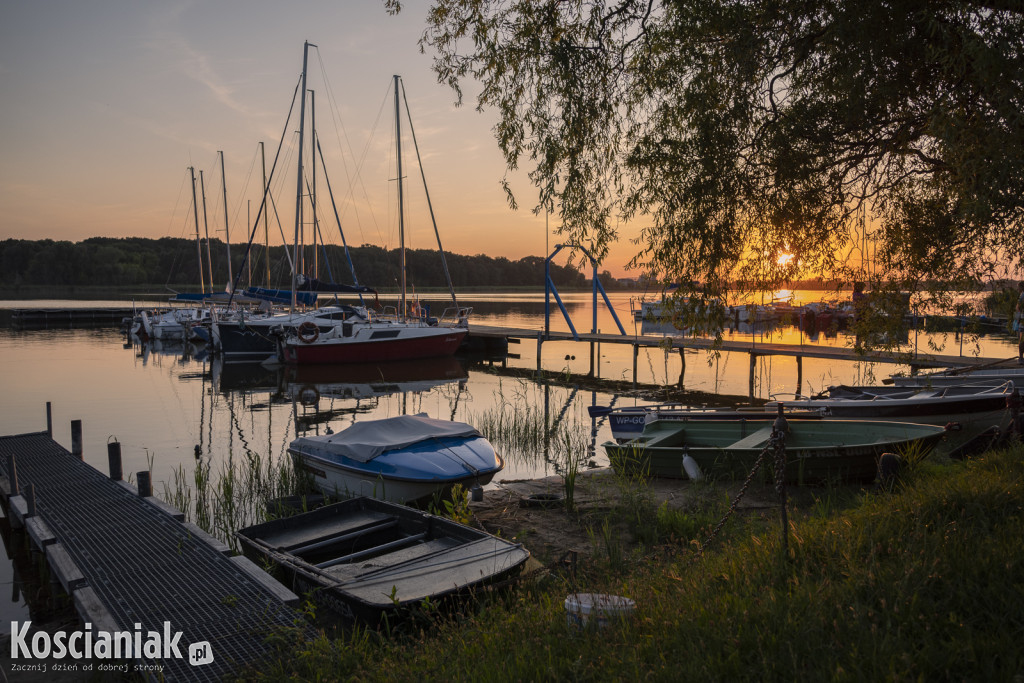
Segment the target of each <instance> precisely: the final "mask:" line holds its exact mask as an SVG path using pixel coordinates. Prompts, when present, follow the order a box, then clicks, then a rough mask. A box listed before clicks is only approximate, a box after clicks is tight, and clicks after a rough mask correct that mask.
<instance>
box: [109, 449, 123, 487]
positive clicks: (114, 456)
mask: <svg viewBox="0 0 1024 683" xmlns="http://www.w3.org/2000/svg"><path fill="white" fill-rule="evenodd" d="M107 464H108V465H109V469H110V478H111V479H112V480H113V481H121V478H122V477H123V476H124V471H123V470H122V469H121V444H120V443H119V442H117V441H111V442H110V443H108V444H107Z"/></svg>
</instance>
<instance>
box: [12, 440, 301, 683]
mask: <svg viewBox="0 0 1024 683" xmlns="http://www.w3.org/2000/svg"><path fill="white" fill-rule="evenodd" d="M12 454H13V455H15V456H16V465H15V470H16V472H17V478H18V484H19V488H20V491H21V493H22V496H21V497H20V498H19V497H15V496H11V497H10V499H9V502H10V507H11V512H12V513H14V514H13V515H12V516H13V517H14V518H15V519H17V518H18V517H20V516H22V515H23V514H24V511H25V507H26V502H25V495H26V494H27V492H28V485H29V484H33V485H34V493H35V506H36V508H35V510H36V515H35V517H27V518H24V524H25V526H26V528H27V529H28V531H29V533H30V535H31V536H32V540H33V542H35V544H36V545H37V546H40V547H42V548H44V549H45V553H46V557H47V560H48V561H49V562H50V566H51V569H52V570H54V572H55V573H56V574H57V575H58V577H59V578H60V580H61V583H62V584H64V587H65V589H66V590H67V591H68V593H69V594H70V595H72V597H73V598H74V601H75V606H76V608H78V610H79V613H80V614H81V615H82V617H83V621H90V622H93V624H94V625H93V629H94V630H93V632H94V633H96V632H97V631H99V630H101V629H102V630H106V629H114V630H121V631H130V632H133V631H135V630H136V628H135V625H136V624H141V632H142V634H143V642H145V638H146V634H147V633H148V632H149V631H155V632H158V633H161V634H163V633H164V623H165V622H169V626H170V632H171V633H172V634H173V633H174V632H177V631H180V632H182V636H181V638H180V640H179V641H178V647H179V650H180V651H181V655H182V658H181V659H177V658H174V657H171V658H168V659H159V660H153V661H144V660H136V662H137V663H139V664H159V665H162V667H163V671H162V675H161V674H157V675H156V676H155V678H160V679H162V680H168V681H172V680H187V681H195V680H198V681H215V680H221V679H223V678H224V677H225V675H228V674H230V673H232V672H235V673H237V672H238V670H239V669H240V668H241V667H243V666H245V665H248V664H251V663H254V662H257V661H258V660H260V659H261V658H263V657H264V656H266V655H267V654H268V653H269V647H268V646H267V645H266V644H265V637H266V635H267V634H268V632H269V631H271V630H272V629H274V628H276V627H287V626H294V625H295V623H296V619H297V618H298V615H297V613H296V612H295V611H294V610H292V609H291V608H289V607H287V606H286V605H285V604H284V602H282V599H285V600H289V601H291V599H293V598H294V596H293V595H290V593H288V591H284V590H283V587H282V588H281V589H277V592H276V593H275V585H276V584H275V583H274V582H272V581H271V580H270V579H269V577H268V576H267V575H266V574H264V573H263V572H261V571H260V570H259V569H258V568H257V567H256V566H255V565H253V564H252V563H251V562H249V561H248V560H245V558H241V557H234V558H231V557H228V555H227V552H228V551H227V547H226V546H224V544H222V543H219V542H218V541H216V540H215V539H213V538H212V537H209V536H208V535H206V534H204V533H203V532H202V531H201V530H199V528H198V527H196V526H194V525H191V524H184V523H182V522H181V521H179V518H180V514H178V515H177V516H176V515H175V511H174V510H173V509H171V508H169V507H167V506H165V505H161V504H160V503H159V502H155V501H154V500H153V499H147V498H141V497H139V496H138V495H137V493H136V492H135V490H134V488H133V487H131V486H130V485H127V484H125V483H123V482H116V481H112V480H110V479H109V478H108V477H107V476H105V475H104V474H103V473H101V472H99V471H97V470H96V469H94V468H93V467H91V466H90V465H88V464H86V463H84V462H82V461H81V460H79V459H78V458H77V457H75V456H73V455H72V454H71V453H70V452H68V451H67V450H66V449H64V448H63V447H62V446H60V445H59V444H58V443H57V442H55V441H54V440H53V439H52V438H50V436H49V435H48V434H47V433H46V432H40V433H35V434H22V435H17V436H6V437H0V471H2V473H3V475H4V476H5V477H9V474H10V473H9V471H8V468H9V462H10V459H9V456H10V455H12ZM19 512H21V513H22V515H20V514H19ZM40 522H41V523H40ZM104 610H105V611H104ZM96 622H101V623H96ZM102 622H106V623H102ZM202 641H208V642H209V643H210V648H209V650H210V652H211V654H212V655H213V658H214V659H213V662H211V663H208V664H205V665H197V666H193V665H192V664H191V663H190V662H189V645H190V644H193V643H200V642H202ZM69 661H70V660H69Z"/></svg>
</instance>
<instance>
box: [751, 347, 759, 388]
mask: <svg viewBox="0 0 1024 683" xmlns="http://www.w3.org/2000/svg"><path fill="white" fill-rule="evenodd" d="M755 374H757V354H755V353H754V352H753V351H751V353H750V398H754V375H755Z"/></svg>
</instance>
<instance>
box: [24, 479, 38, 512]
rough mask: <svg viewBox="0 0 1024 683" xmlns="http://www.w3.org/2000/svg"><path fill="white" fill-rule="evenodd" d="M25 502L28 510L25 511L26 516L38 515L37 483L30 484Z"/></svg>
mask: <svg viewBox="0 0 1024 683" xmlns="http://www.w3.org/2000/svg"><path fill="white" fill-rule="evenodd" d="M25 503H26V508H27V511H26V512H25V516H26V517H35V516H36V485H35V484H29V485H28V491H27V492H26V495H25Z"/></svg>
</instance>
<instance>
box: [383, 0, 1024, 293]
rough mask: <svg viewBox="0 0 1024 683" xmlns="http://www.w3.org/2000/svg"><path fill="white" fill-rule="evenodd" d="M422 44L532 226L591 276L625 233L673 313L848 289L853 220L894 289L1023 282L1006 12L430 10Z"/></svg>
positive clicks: (980, 0) (473, 2)
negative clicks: (827, 285) (625, 224)
mask: <svg viewBox="0 0 1024 683" xmlns="http://www.w3.org/2000/svg"><path fill="white" fill-rule="evenodd" d="M386 5H387V6H388V8H389V9H390V10H391V11H398V10H399V9H400V1H399V0H386ZM421 46H422V47H423V48H424V49H429V50H431V51H432V52H433V54H434V69H435V71H436V73H437V75H438V79H439V80H440V81H441V82H443V83H447V84H448V85H450V86H451V87H452V88H453V89H454V90H455V92H456V94H457V98H458V100H459V101H460V102H461V101H462V98H463V87H464V84H465V82H466V81H467V80H473V81H476V82H478V84H479V92H478V94H477V95H476V98H475V99H476V104H477V107H478V108H480V109H485V108H494V109H496V110H497V112H498V113H499V115H500V119H499V122H498V124H497V125H496V127H495V129H494V132H495V136H496V138H497V142H498V145H499V146H500V149H501V151H502V152H503V153H504V155H505V159H506V162H507V165H508V168H509V169H516V168H518V167H519V165H520V164H521V163H524V162H525V161H528V162H529V164H530V169H529V176H530V178H531V180H532V182H533V183H534V184H535V185H536V187H537V189H538V196H539V202H538V206H537V209H538V210H540V209H547V210H549V211H551V212H556V213H558V214H559V215H560V217H561V219H562V224H563V227H562V231H563V233H565V234H566V235H567V237H568V238H569V239H570V240H576V241H579V242H580V243H585V242H587V241H590V240H594V243H595V245H596V249H595V252H596V254H597V255H598V256H599V257H600V256H603V255H604V254H605V253H606V249H607V246H608V244H609V242H610V241H611V240H612V239H614V238H615V237H616V231H615V228H614V225H615V219H621V220H624V221H634V222H637V223H639V224H640V225H641V226H642V237H641V239H640V240H639V241H638V253H637V256H636V258H635V259H634V260H633V262H632V263H631V266H633V267H634V268H638V269H641V270H642V271H643V272H650V273H652V274H654V275H656V276H657V277H658V278H659V279H660V280H661V281H662V282H663V283H669V282H679V283H681V284H682V285H683V287H681V288H680V290H681V291H680V294H681V295H686V294H693V293H694V291H699V293H701V294H703V295H704V296H705V297H712V296H722V295H723V294H724V293H725V292H726V291H727V290H728V289H729V288H731V287H733V286H735V284H736V283H737V282H739V283H740V284H741V285H742V286H743V287H744V288H747V289H762V290H764V289H771V288H775V287H778V286H780V285H781V284H782V283H784V282H785V281H787V280H790V279H796V278H801V277H808V276H812V275H817V276H820V277H824V278H827V279H838V280H841V281H846V282H849V281H851V280H853V279H855V278H860V277H863V276H862V275H859V274H857V273H855V272H854V271H855V270H856V269H857V267H859V266H860V263H847V262H846V259H845V258H844V257H845V256H846V255H848V252H849V249H850V239H851V223H852V221H851V218H852V217H853V216H855V215H856V213H857V212H858V211H859V210H860V209H861V208H862V207H865V208H866V209H867V210H868V211H870V212H871V215H872V216H874V217H876V218H877V226H878V227H877V229H876V230H875V233H876V234H875V239H876V240H877V246H876V259H877V266H876V267H877V268H878V269H879V271H880V272H881V273H882V274H883V277H882V278H880V279H884V280H886V281H888V282H890V283H891V285H892V286H893V287H897V286H902V287H910V288H912V289H914V290H916V289H918V288H920V287H921V286H923V285H924V284H926V283H935V282H937V281H944V282H945V283H946V284H947V288H948V284H949V283H952V284H953V285H954V286H967V285H968V284H970V283H976V282H978V281H981V280H984V279H985V278H988V277H991V276H992V275H994V274H998V273H999V272H1001V268H1002V269H1003V270H1002V272H1006V267H1007V266H1008V267H1009V268H1012V269H1013V270H1020V269H1021V267H1022V265H1024V263H1022V261H1021V259H1022V255H1024V230H1022V225H1021V217H1022V201H1024V199H1022V189H1024V118H1022V114H1021V111H1022V108H1024V58H1022V57H1024V14H1022V6H1021V3H1020V2H1019V0H1012V1H1011V0H989V1H985V0H977V1H974V0H959V1H956V0H888V1H886V2H882V1H879V0H868V1H866V2H862V1H857V2H854V1H853V0H819V1H818V2H807V1H806V0H660V1H655V0H614V1H605V0H544V1H541V0H502V1H499V0H433V4H432V6H431V9H430V11H429V14H428V24H427V28H426V30H425V32H424V34H423V37H422V40H421ZM510 198H511V195H510ZM511 199H512V201H513V204H514V198H511ZM782 254H794V255H795V258H792V259H790V260H788V261H783V262H780V256H781V255H782ZM874 284H875V286H876V287H878V286H880V285H881V283H880V282H875V283H874ZM687 290H690V291H687Z"/></svg>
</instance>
